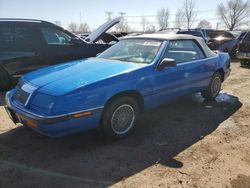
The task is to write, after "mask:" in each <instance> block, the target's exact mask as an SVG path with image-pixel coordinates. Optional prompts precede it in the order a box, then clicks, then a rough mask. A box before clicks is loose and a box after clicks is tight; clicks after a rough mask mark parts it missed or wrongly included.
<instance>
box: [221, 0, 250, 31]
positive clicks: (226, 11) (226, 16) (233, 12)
mask: <svg viewBox="0 0 250 188" xmlns="http://www.w3.org/2000/svg"><path fill="white" fill-rule="evenodd" d="M217 14H218V16H219V17H220V18H221V19H222V21H223V23H224V24H225V26H226V27H227V28H228V29H229V30H230V31H232V30H234V29H235V28H238V27H240V26H243V25H247V24H248V23H249V15H250V14H249V1H248V0H247V1H243V0H228V1H227V2H226V4H223V3H221V4H220V5H218V7H217Z"/></svg>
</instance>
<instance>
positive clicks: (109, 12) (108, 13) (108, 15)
mask: <svg viewBox="0 0 250 188" xmlns="http://www.w3.org/2000/svg"><path fill="white" fill-rule="evenodd" d="M105 14H106V15H107V18H108V21H110V20H111V19H112V14H113V12H111V11H105Z"/></svg>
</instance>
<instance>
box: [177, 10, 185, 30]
mask: <svg viewBox="0 0 250 188" xmlns="http://www.w3.org/2000/svg"><path fill="white" fill-rule="evenodd" d="M183 14H184V13H183V11H182V9H178V10H177V12H176V14H175V27H176V28H181V27H182V26H183V25H184V19H183Z"/></svg>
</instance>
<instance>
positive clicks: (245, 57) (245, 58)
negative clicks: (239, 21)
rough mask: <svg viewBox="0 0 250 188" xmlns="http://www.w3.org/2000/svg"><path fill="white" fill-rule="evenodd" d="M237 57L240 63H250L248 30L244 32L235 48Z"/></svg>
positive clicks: (249, 35) (249, 36) (249, 33)
mask: <svg viewBox="0 0 250 188" xmlns="http://www.w3.org/2000/svg"><path fill="white" fill-rule="evenodd" d="M237 58H238V59H240V63H241V65H246V64H248V65H249V64H250V32H249V31H248V32H245V34H244V35H243V36H242V40H241V41H240V43H239V45H238V48H237Z"/></svg>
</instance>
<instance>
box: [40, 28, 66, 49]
mask: <svg viewBox="0 0 250 188" xmlns="http://www.w3.org/2000/svg"><path fill="white" fill-rule="evenodd" d="M41 32H42V35H43V37H44V39H45V41H46V42H47V44H57V45H69V44H70V40H71V37H70V36H69V35H67V34H66V33H64V32H63V31H60V30H58V29H54V28H46V27H44V28H41Z"/></svg>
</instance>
